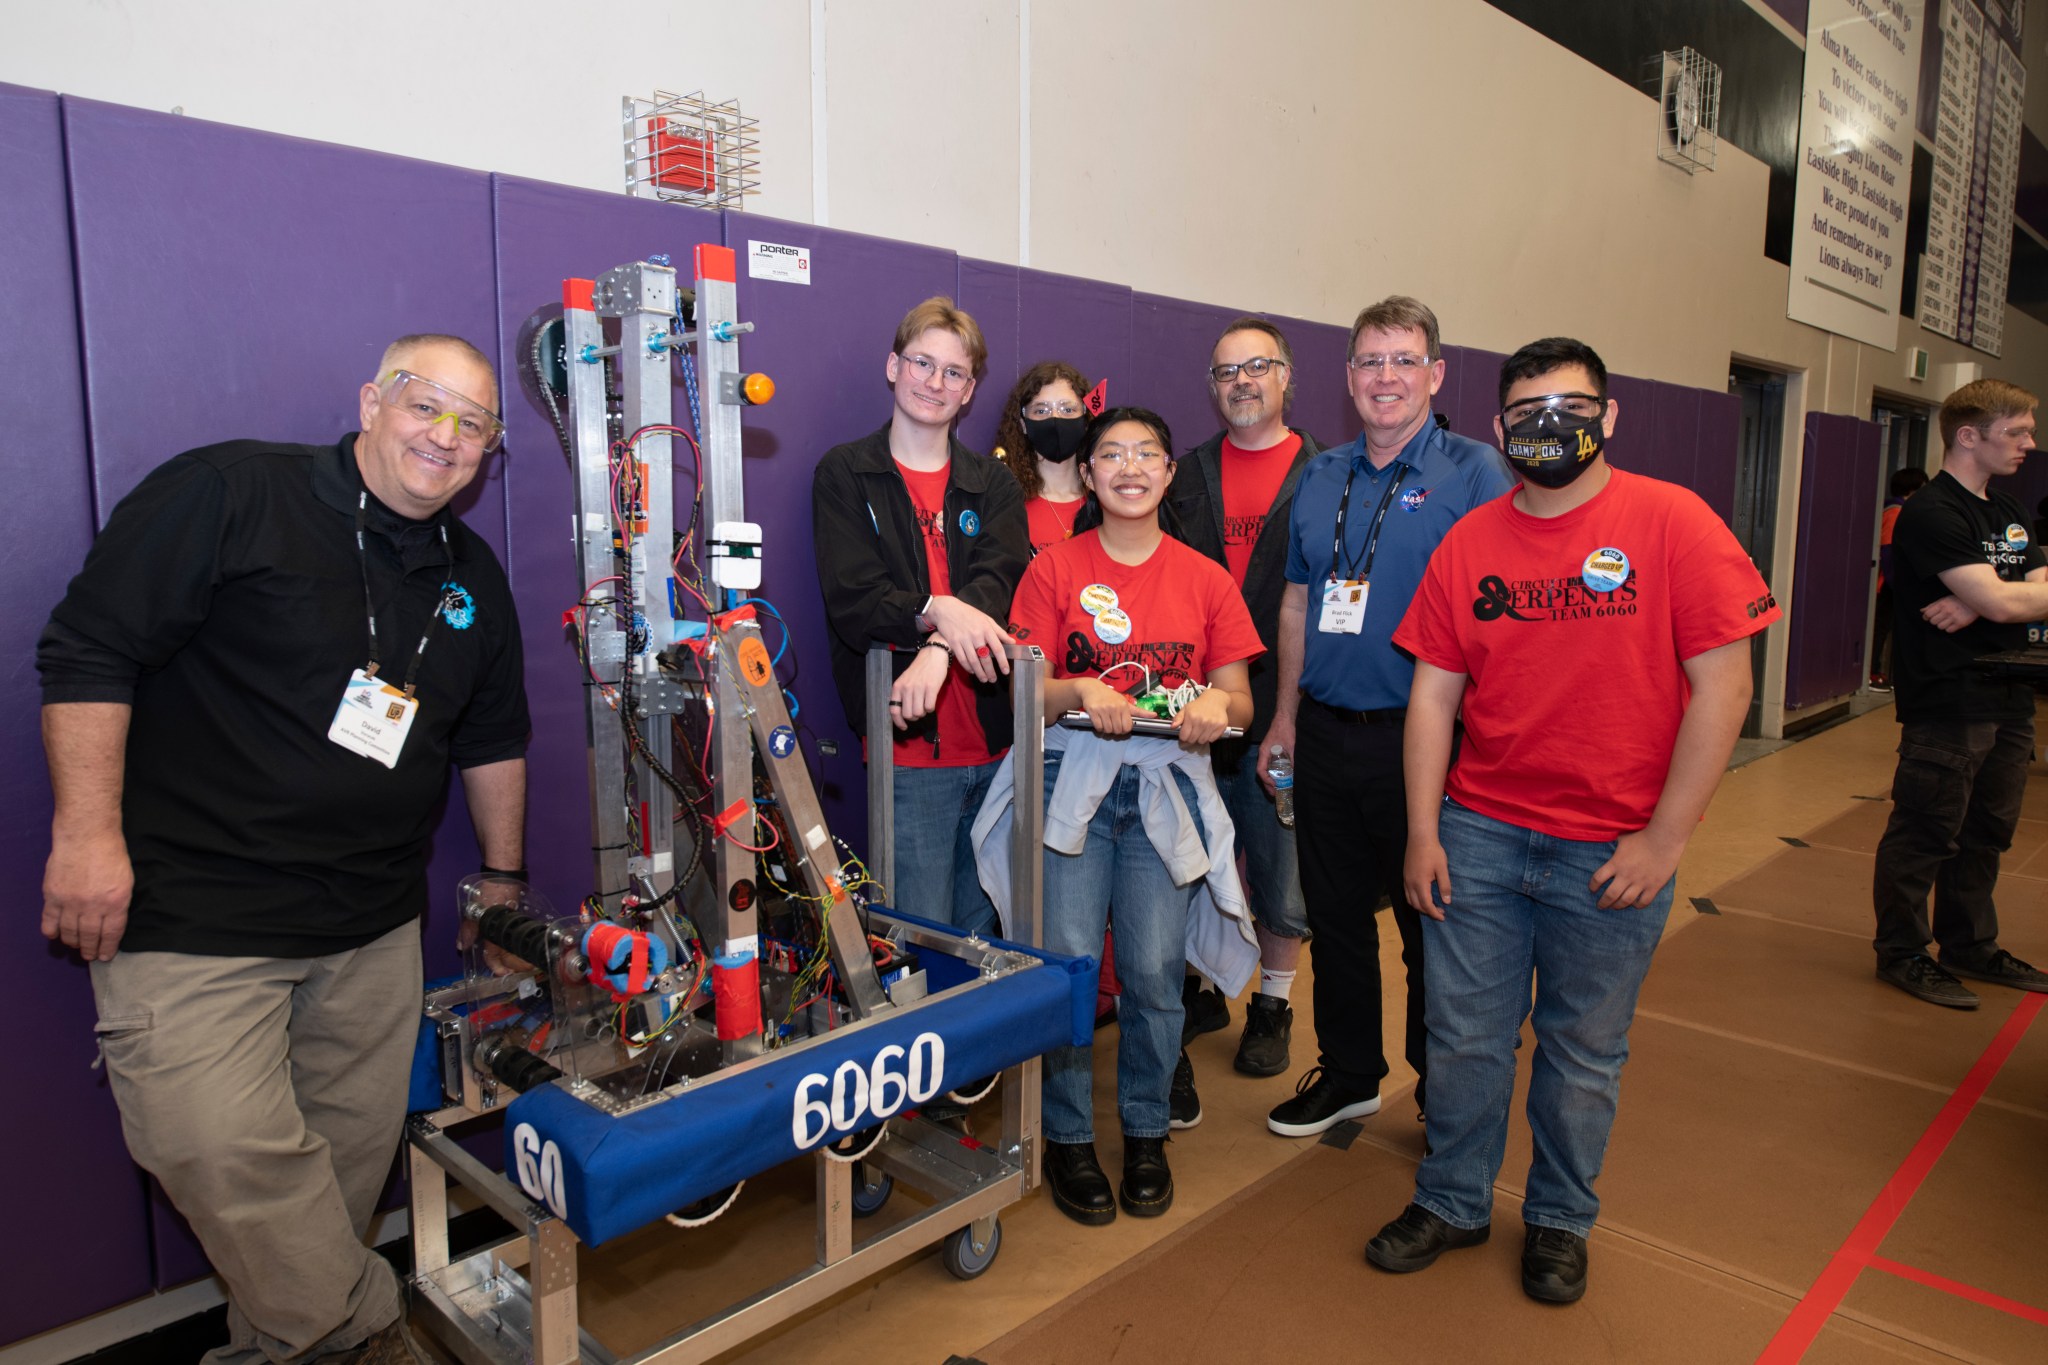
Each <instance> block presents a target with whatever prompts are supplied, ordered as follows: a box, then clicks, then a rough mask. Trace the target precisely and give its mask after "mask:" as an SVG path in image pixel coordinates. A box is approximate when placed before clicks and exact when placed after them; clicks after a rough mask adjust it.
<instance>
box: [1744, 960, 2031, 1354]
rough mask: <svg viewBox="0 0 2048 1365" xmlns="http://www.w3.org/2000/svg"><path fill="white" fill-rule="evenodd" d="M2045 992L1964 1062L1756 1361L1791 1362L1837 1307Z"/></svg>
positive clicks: (2017, 1040)
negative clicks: (1943, 1099) (1963, 1070)
mask: <svg viewBox="0 0 2048 1365" xmlns="http://www.w3.org/2000/svg"><path fill="white" fill-rule="evenodd" d="M2044 1001H2048V996H2040V995H2029V996H2028V997H2027V998H2026V999H2024V1000H2022V1001H2021V1002H2020V1003H2019V1007H2018V1008H2017V1009H2015V1010H2014V1011H2013V1012H2012V1017H2011V1018H2010V1019H2007V1020H2006V1021H2005V1026H2004V1027H2003V1028H2001V1029H1999V1030H1998V1036H1997V1037H1996V1038H1993V1039H1992V1040H1991V1045H1990V1046H1989V1047H1987V1048H1985V1049H1984V1052H1983V1055H1981V1056H1979V1057H1978V1058H1977V1064H1976V1065H1975V1066H1973V1067H1971V1068H1970V1074H1969V1075H1967V1076H1965V1077H1963V1083H1962V1084H1961V1085H1959V1086H1957V1087H1956V1089H1955V1093H1954V1094H1952V1095H1950V1096H1949V1097H1948V1103H1946V1104H1944V1105H1942V1106H1941V1112H1940V1113H1938V1114H1936V1115H1935V1116H1934V1122H1932V1123H1930V1124H1928V1125H1927V1131H1926V1132H1924V1133H1922V1134H1921V1135H1920V1140H1919V1141H1918V1142H1916V1143H1914V1144H1913V1150H1912V1151H1910V1152H1908V1153H1907V1154H1906V1159H1905V1160H1904V1161H1903V1162H1901V1163H1900V1165H1899V1169H1898V1170H1896V1171H1894V1172H1892V1178H1891V1179H1890V1180H1888V1181H1886V1182H1885V1186H1884V1188H1883V1189H1882V1190H1879V1191H1878V1194H1877V1198H1876V1199H1873V1200H1872V1201H1871V1202H1870V1207H1869V1208H1868V1209H1866V1210H1865V1211H1864V1214H1863V1217H1862V1218H1861V1219H1860V1220H1858V1222H1857V1224H1856V1226H1855V1227H1854V1228H1853V1229H1852V1230H1851V1231H1850V1233H1849V1236H1848V1239H1847V1240H1846V1241H1844V1242H1843V1243H1842V1246H1841V1249H1840V1250H1838V1251H1837V1252H1835V1254H1834V1257H1833V1258H1832V1259H1831V1260H1829V1262H1828V1264H1827V1268H1826V1269H1824V1270H1822V1271H1821V1273H1820V1278H1819V1279H1817V1280H1815V1281H1814V1282H1813V1288H1811V1289H1809V1290H1807V1291H1806V1297H1805V1298H1803V1299H1801V1300H1800V1301H1799V1302H1798V1304H1797V1305H1796V1306H1795V1307H1794V1308H1793V1309H1792V1314H1791V1316H1790V1317H1788V1318H1786V1319H1785V1324H1784V1326H1782V1327H1780V1328H1779V1329H1778V1334H1777V1335H1776V1336H1774V1337H1772V1338H1771V1341H1770V1344H1769V1345H1768V1346H1765V1347H1764V1350H1763V1354H1762V1355H1760V1356H1758V1357H1757V1358H1756V1359H1757V1365H1793V1362H1795V1361H1798V1360H1800V1359H1802V1358H1803V1357H1804V1356H1805V1355H1806V1352H1807V1350H1808V1349H1809V1348H1811V1347H1812V1345H1813V1343H1814V1340H1815V1338H1817V1337H1819V1336H1820V1330H1821V1328H1822V1327H1824V1326H1826V1325H1827V1320H1828V1319H1829V1318H1830V1317H1833V1316H1834V1312H1835V1310H1836V1309H1837V1308H1839V1307H1841V1305H1842V1299H1843V1298H1844V1297H1845V1296H1846V1295H1847V1294H1848V1292H1849V1287H1850V1286H1851V1285H1853V1284H1855V1283H1856V1277H1857V1276H1858V1275H1860V1274H1862V1273H1863V1270H1864V1268H1865V1267H1867V1266H1869V1265H1872V1264H1874V1263H1875V1261H1876V1260H1877V1248H1878V1246H1879V1245H1880V1244H1881V1243H1882V1242H1883V1241H1884V1239H1885V1237H1886V1236H1887V1235H1888V1234H1889V1233H1890V1232H1891V1230H1892V1226H1893V1225H1894V1224H1896V1223H1897V1222H1898V1221H1899V1215H1900V1214H1902V1213H1904V1212H1905V1211H1906V1205H1907V1204H1908V1203H1910V1202H1911V1201H1912V1198H1913V1196H1914V1195H1915V1194H1917V1193H1918V1192H1919V1190H1920V1186H1921V1184H1922V1183H1924V1182H1925V1181H1926V1179H1927V1174H1928V1172H1930V1171H1932V1170H1933V1169H1934V1163H1935V1162H1936V1161H1938V1160H1940V1159H1941V1154H1942V1153H1943V1152H1945V1151H1947V1150H1948V1145H1949V1143H1950V1142H1952V1141H1954V1140H1955V1135H1956V1133H1957V1132H1958V1131H1960V1130H1961V1128H1962V1126H1963V1120H1964V1119H1966V1118H1968V1117H1969V1116H1970V1111H1971V1110H1972V1109H1974V1108H1976V1107H1977V1101H1978V1100H1980V1099H1982V1098H1984V1092H1985V1091H1986V1090H1988V1089H1989V1088H1990V1087H1991V1082H1992V1081H1993V1080H1995V1079H1997V1076H1998V1071H1999V1068H2001V1067H2003V1066H2004V1065H2005V1063H2006V1059H2007V1058H2009V1057H2011V1056H2012V1053H2013V1049H2014V1048H2016V1047H2018V1046H2019V1043H2020V1039H2021V1038H2022V1037H2024V1036H2025V1035H2026V1032H2027V1026H2028V1025H2029V1024H2031V1023H2033V1022H2034V1016H2036V1015H2038V1014H2039V1013H2040V1012H2041V1006H2042V1003H2043V1002H2044Z"/></svg>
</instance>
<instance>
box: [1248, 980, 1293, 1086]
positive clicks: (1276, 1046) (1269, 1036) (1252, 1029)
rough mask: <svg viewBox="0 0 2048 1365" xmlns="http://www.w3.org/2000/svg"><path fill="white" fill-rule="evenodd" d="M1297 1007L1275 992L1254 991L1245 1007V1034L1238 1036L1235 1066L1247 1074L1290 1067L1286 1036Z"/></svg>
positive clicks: (1272, 1073)
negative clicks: (1290, 1006) (1266, 993)
mask: <svg viewBox="0 0 2048 1365" xmlns="http://www.w3.org/2000/svg"><path fill="white" fill-rule="evenodd" d="M1293 1032H1294V1011H1293V1010H1292V1009H1290V1008H1289V1007H1288V1004H1287V1002H1286V1001H1285V1000H1282V999H1281V998H1280V997H1278V996H1276V995H1261V994H1259V993H1257V992H1253V994H1252V998H1251V1001H1250V1002H1249V1003H1248V1004H1246V1006H1245V1010H1244V1037H1242V1038H1240V1039H1238V1040H1237V1062H1236V1066H1237V1069H1238V1070H1239V1071H1242V1072H1243V1073H1244V1074H1245V1075H1247V1076H1277V1075H1279V1074H1280V1073H1281V1072H1283V1071H1285V1070H1286V1069H1287V1040H1288V1038H1289V1036H1291V1035H1292V1034H1293Z"/></svg>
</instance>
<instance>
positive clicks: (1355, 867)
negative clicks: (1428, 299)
mask: <svg viewBox="0 0 2048 1365" xmlns="http://www.w3.org/2000/svg"><path fill="white" fill-rule="evenodd" d="M1346 355H1347V357H1348V359H1347V362H1346V364H1347V375H1348V384H1349V388H1350V392H1351V401H1352V403H1353V404H1354V405H1355V406H1356V407H1357V409H1358V415H1359V418H1360V419H1361V420H1362V421H1363V422H1364V425H1365V430H1364V431H1363V432H1362V433H1361V434H1360V435H1359V436H1358V437H1357V439H1355V440H1352V441H1349V442H1347V443H1345V444H1344V445H1341V446H1338V447H1336V448H1335V449H1333V450H1327V451H1324V452H1323V453H1322V454H1321V455H1318V456H1317V457H1316V458H1315V459H1314V460H1312V461H1310V462H1309V464H1308V467H1307V468H1306V469H1305V470H1304V471H1303V472H1302V475H1301V484H1300V488H1299V490H1298V491H1297V492H1296V493H1295V496H1294V507H1293V509H1292V514H1291V516H1290V518H1289V522H1288V539H1287V544H1288V554H1287V570H1286V573H1287V589H1286V592H1285V594H1284V595H1283V596H1282V598H1281V602H1280V668H1279V688H1278V694H1277V697H1276V705H1275V708H1274V713H1273V724H1272V727H1271V728H1270V729H1269V730H1268V731H1267V733H1266V743H1265V747H1266V749H1267V751H1268V752H1269V753H1270V751H1271V750H1272V749H1273V747H1274V746H1276V745H1277V746H1279V747H1280V748H1281V749H1284V750H1286V751H1287V752H1289V753H1291V754H1292V755H1293V756H1294V820H1295V833H1296V836H1297V838H1298V841H1299V850H1300V859H1301V890H1302V896H1303V899H1304V900H1305V901H1306V902H1307V905H1308V925H1309V928H1310V930H1311V931H1312V932H1313V934H1314V939H1313V941H1312V942H1313V947H1312V950H1311V951H1312V952H1313V953H1314V960H1315V1021H1316V1042H1317V1045H1318V1048H1319V1051H1320V1055H1319V1057H1318V1059H1317V1065H1316V1066H1314V1067H1312V1068H1310V1070H1309V1071H1308V1072H1307V1073H1306V1074H1305V1075H1304V1076H1303V1077H1302V1078H1301V1080H1300V1082H1299V1083H1298V1084H1297V1086H1296V1087H1295V1094H1294V1096H1293V1098H1291V1099H1288V1100H1286V1101H1284V1102H1283V1103H1281V1104H1280V1105H1279V1106H1277V1107H1276V1108H1275V1109H1274V1110H1273V1112H1272V1114H1271V1115H1270V1116H1269V1117H1268V1118H1267V1120H1266V1126H1267V1127H1268V1128H1270V1129H1271V1130H1272V1131H1273V1132H1275V1133H1278V1134H1280V1135H1281V1136H1283V1137H1308V1136H1312V1135H1314V1134H1317V1133H1321V1132H1325V1131H1327V1130H1328V1129H1330V1128H1331V1127H1333V1126H1335V1125H1336V1124H1339V1123H1342V1122H1344V1121H1345V1120H1347V1119H1357V1118H1363V1117H1365V1116H1367V1115H1369V1114H1375V1113H1378V1112H1379V1107H1380V1081H1381V1079H1382V1078H1383V1077H1385V1076H1386V1074H1387V1072H1388V1069H1389V1068H1388V1065H1387V1059H1386V1051H1385V1040H1384V1038H1383V1036H1382V1029H1381V1023H1380V934H1379V919H1378V915H1377V908H1378V904H1379V902H1380V901H1381V899H1382V898H1385V899H1386V900H1387V902H1388V903H1389V904H1390V905H1391V906H1392V909H1393V914H1394V923H1395V925H1396V926H1397V927H1398V929H1399V931H1400V935H1401V960H1402V962H1403V964H1404V965H1405V966H1406V968H1407V977H1408V1009H1407V1046H1406V1055H1407V1058H1408V1063H1409V1065H1410V1066H1412V1067H1414V1068H1415V1073H1416V1076H1417V1077H1418V1080H1417V1082H1416V1087H1415V1101H1416V1106H1417V1108H1418V1109H1421V1108H1425V1107H1426V1104H1425V1101H1426V1098H1427V1093H1426V1091H1427V1087H1428V1086H1429V1085H1430V1084H1431V1082H1430V1080H1429V1077H1428V1061H1427V1057H1426V1056H1425V1053H1424V1036H1423V1027H1422V1005H1423V981H1422V932H1421V927H1420V925H1419V923H1418V919H1417V916H1416V912H1415V910H1414V908H1413V907H1412V906H1411V905H1410V904H1409V903H1408V900H1407V898H1406V897H1405V896H1403V894H1402V891H1401V857H1402V852H1403V850H1404V849H1405V847H1406V845H1407V839H1408V820H1407V812H1406V808H1405V806H1404V804H1403V800H1402V795H1401V792H1402V782H1401V772H1402V766H1401V765H1402V758H1401V748H1402V729H1403V723H1404V719H1405V717H1406V714H1407V706H1408V685H1409V682H1410V679H1411V677H1412V674H1413V670H1412V666H1411V665H1410V663H1409V660H1408V658H1407V656H1406V655H1404V654H1402V653H1401V652H1400V651H1399V650H1397V649H1395V648H1394V645H1393V634H1394V627H1395V626H1396V625H1398V624H1399V623H1400V620H1401V614H1402V613H1403V612H1404V611H1406V610H1407V609H1408V601H1409V598H1410V597H1412V596H1413V595H1414V592H1415V586H1416V584H1417V583H1419V582H1420V581H1421V580H1422V571H1423V567H1424V566H1425V565H1426V564H1427V563H1428V562H1429V557H1430V555H1431V553H1432V552H1433V551H1434V550H1435V549H1436V547H1437V543H1438V542H1439V541H1441V540H1442V539H1443V538H1444V535H1445V533H1446V532H1448V531H1449V530H1450V529H1451V527H1452V525H1453V524H1455V523H1456V522H1457V520H1458V519H1459V518H1460V517H1462V516H1464V515H1465V514H1466V513H1467V512H1470V511H1471V510H1472V509H1473V508H1475V507H1477V506H1479V505H1480V504H1481V503H1483V502H1486V501H1488V500H1489V499H1492V498H1495V497H1498V496H1499V495H1501V494H1502V493H1505V492H1507V491H1508V489H1509V488H1510V487H1511V486H1512V482H1511V480H1510V479H1509V477H1508V473H1507V470H1506V468H1505V467H1504V466H1503V465H1502V464H1501V460H1500V455H1499V454H1498V453H1497V452H1496V451H1494V450H1492V449H1491V448H1489V447H1487V446H1484V445H1481V444H1480V443H1479V442H1477V441H1473V440H1468V439H1466V438H1465V437H1463V436H1454V435H1452V434H1451V433H1450V432H1449V431H1448V430H1446V429H1445V424H1444V423H1443V422H1442V421H1441V420H1439V419H1438V418H1437V417H1436V416H1435V413H1434V411H1433V409H1432V406H1431V400H1432V399H1433V398H1434V396H1435V395H1436V392H1437V390H1438V389H1440V388H1442V387H1443V382H1444V361H1443V351H1442V347H1441V345H1440V343H1439V340H1438V334H1437V321H1436V314H1434V313H1433V312H1431V311H1430V310H1429V308H1428V307H1426V306H1425V305H1424V304H1422V303H1420V302H1419V301H1417V300H1415V299H1412V298H1407V297H1405V296H1401V295H1395V296H1393V297H1391V298H1387V299H1383V300H1381V301H1380V302H1378V303H1375V304H1373V305H1372V306H1371V307H1369V308H1366V309H1365V310H1364V311H1362V312H1361V313H1359V315H1358V320H1357V321H1356V322H1355V323H1353V324H1352V328H1351V341H1350V347H1349V349H1348V351H1347V352H1346ZM1266 780H1267V781H1268V782H1269V783H1270V781H1271V779H1270V778H1268V779H1266Z"/></svg>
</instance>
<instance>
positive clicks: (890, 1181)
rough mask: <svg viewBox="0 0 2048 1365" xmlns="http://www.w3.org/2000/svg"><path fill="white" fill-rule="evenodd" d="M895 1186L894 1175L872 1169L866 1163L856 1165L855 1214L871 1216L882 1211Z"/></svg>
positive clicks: (854, 1186) (854, 1171)
mask: <svg viewBox="0 0 2048 1365" xmlns="http://www.w3.org/2000/svg"><path fill="white" fill-rule="evenodd" d="M895 1188H896V1178H895V1177H894V1176H892V1175H887V1174H879V1173H877V1172H874V1171H871V1170H869V1169H868V1168H867V1166H865V1165H856V1166H855V1167H854V1168H853V1216H854V1217H856V1218H869V1217H872V1216H873V1215H875V1214H877V1213H880V1212H881V1211H882V1205H884V1204H886V1203H888V1202H889V1195H890V1193H891V1192H893V1191H894V1190H895Z"/></svg>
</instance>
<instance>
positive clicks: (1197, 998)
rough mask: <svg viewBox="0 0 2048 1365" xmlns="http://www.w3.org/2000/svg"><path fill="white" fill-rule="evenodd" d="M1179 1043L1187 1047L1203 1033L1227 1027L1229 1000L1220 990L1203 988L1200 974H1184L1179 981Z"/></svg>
mask: <svg viewBox="0 0 2048 1365" xmlns="http://www.w3.org/2000/svg"><path fill="white" fill-rule="evenodd" d="M1180 1006H1181V1021H1180V1045H1181V1046H1182V1047H1186V1046H1187V1045H1188V1044H1189V1043H1192V1042H1193V1041H1195V1038H1196V1037H1197V1036H1198V1035H1200V1034H1204V1033H1214V1032H1215V1031H1216V1030H1217V1029H1220V1028H1228V1027H1229V1026H1230V1002H1229V1001H1228V1000H1225V999H1224V998H1223V992H1222V991H1219V990H1217V989H1215V988H1214V987H1204V986H1203V985H1202V978H1201V977H1199V976H1184V977H1182V978H1181V984H1180Z"/></svg>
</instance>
